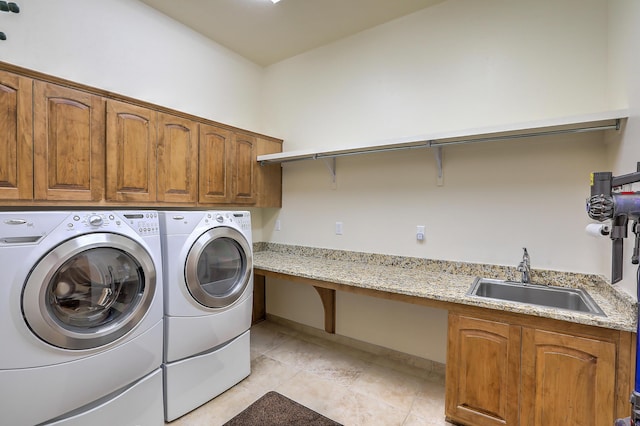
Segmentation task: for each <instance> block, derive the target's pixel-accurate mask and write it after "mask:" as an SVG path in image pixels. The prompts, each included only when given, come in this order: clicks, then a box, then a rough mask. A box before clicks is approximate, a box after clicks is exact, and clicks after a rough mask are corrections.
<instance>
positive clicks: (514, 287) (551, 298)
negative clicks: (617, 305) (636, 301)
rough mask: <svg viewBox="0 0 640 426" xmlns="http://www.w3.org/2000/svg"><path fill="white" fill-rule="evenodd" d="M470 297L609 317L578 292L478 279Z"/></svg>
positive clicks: (581, 291)
mask: <svg viewBox="0 0 640 426" xmlns="http://www.w3.org/2000/svg"><path fill="white" fill-rule="evenodd" d="M467 295H468V296H476V297H483V298H488V299H494V300H501V301H509V302H518V303H525V304H528V305H537V306H545V307H548V308H557V309H565V310H569V311H574V312H584V313H589V314H594V315H602V316H606V315H605V313H604V312H603V311H602V309H600V307H599V306H598V305H597V304H596V302H594V301H593V299H592V298H591V296H589V293H587V292H586V291H584V290H582V289H578V288H565V287H555V286H544V285H535V284H522V283H519V282H515V281H503V280H493V279H489V278H480V277H478V278H476V279H475V280H474V281H473V285H472V286H471V288H470V289H469V291H468V292H467Z"/></svg>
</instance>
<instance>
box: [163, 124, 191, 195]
mask: <svg viewBox="0 0 640 426" xmlns="http://www.w3.org/2000/svg"><path fill="white" fill-rule="evenodd" d="M197 179H198V123H196V122H194V121H190V120H187V119H183V118H179V117H174V116H172V115H169V114H163V113H160V114H158V197H157V198H158V201H165V202H177V203H195V202H196V200H197V190H198V186H197V185H198V180H197Z"/></svg>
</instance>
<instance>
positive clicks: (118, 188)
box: [107, 100, 157, 202]
mask: <svg viewBox="0 0 640 426" xmlns="http://www.w3.org/2000/svg"><path fill="white" fill-rule="evenodd" d="M156 116H157V113H156V112H155V111H153V110H150V109H148V108H143V107H139V106H135V105H131V104H127V103H124V102H118V101H113V100H108V101H107V200H108V201H139V202H152V201H155V200H156V149H157V146H156V144H157V143H156V140H157V138H156V125H157V119H156Z"/></svg>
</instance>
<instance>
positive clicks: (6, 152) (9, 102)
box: [0, 71, 33, 200]
mask: <svg viewBox="0 0 640 426" xmlns="http://www.w3.org/2000/svg"><path fill="white" fill-rule="evenodd" d="M32 93H33V91H32V80H31V79H28V78H25V77H20V76H17V75H15V74H11V73H8V72H4V71H0V199H7V200H31V199H32V198H33V130H32V129H33V127H32V126H33V124H32V123H33V121H32V117H33V114H32V108H31V105H32Z"/></svg>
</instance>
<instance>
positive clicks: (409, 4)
mask: <svg viewBox="0 0 640 426" xmlns="http://www.w3.org/2000/svg"><path fill="white" fill-rule="evenodd" d="M141 1H142V2H143V3H146V4H147V5H149V6H151V7H153V8H155V9H157V10H159V11H160V12H162V13H164V14H165V15H168V16H170V17H171V18H173V19H175V20H177V21H179V22H181V23H183V24H185V25H186V26H188V27H190V28H192V29H194V30H196V31H198V32H199V33H201V34H203V35H205V36H206V37H208V38H210V39H211V40H213V41H215V42H216V43H218V44H221V45H223V46H225V47H227V48H228V49H230V50H232V51H234V52H236V53H238V54H240V55H241V56H243V57H245V58H247V59H249V60H250V61H252V62H255V63H256V64H258V65H262V66H267V65H270V64H273V63H276V62H279V61H281V60H283V59H287V58H290V57H292V56H295V55H298V54H300V53H302V52H305V51H307V50H311V49H314V48H316V47H319V46H322V45H325V44H328V43H331V42H333V41H336V40H339V39H341V38H344V37H348V36H350V35H353V34H355V33H358V32H360V31H363V30H366V29H367V28H371V27H374V26H376V25H380V24H382V23H384V22H388V21H391V20H393V19H396V18H399V17H401V16H404V15H408V14H410V13H413V12H416V11H418V10H420V9H423V8H425V7H428V6H431V5H434V4H437V3H441V2H443V1H445V0H280V2H279V3H276V4H273V3H272V2H271V0H180V1H176V0H141Z"/></svg>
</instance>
